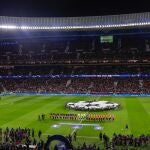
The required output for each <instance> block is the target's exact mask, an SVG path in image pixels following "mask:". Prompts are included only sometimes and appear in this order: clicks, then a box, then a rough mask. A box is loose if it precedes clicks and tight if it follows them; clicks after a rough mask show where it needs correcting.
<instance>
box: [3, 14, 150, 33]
mask: <svg viewBox="0 0 150 150" xmlns="http://www.w3.org/2000/svg"><path fill="white" fill-rule="evenodd" d="M149 26H150V12H145V13H134V14H123V15H109V16H89V17H50V18H45V17H7V16H0V30H1V31H2V30H4V31H5V30H33V31H37V30H40V31H49V30H50V31H53V30H54V31H66V30H67V31H74V30H77V31H78V30H81V31H82V30H83V31H86V30H111V29H120V28H121V29H124V28H125V29H126V28H127V29H129V28H143V27H149Z"/></svg>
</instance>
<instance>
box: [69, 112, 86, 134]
mask: <svg viewBox="0 0 150 150" xmlns="http://www.w3.org/2000/svg"><path fill="white" fill-rule="evenodd" d="M87 114H88V112H87V113H86V115H87ZM83 120H84V119H81V120H80V122H79V124H81V123H82V121H83ZM76 130H77V128H75V129H74V130H73V131H72V132H71V136H72V135H73V133H74V132H76Z"/></svg>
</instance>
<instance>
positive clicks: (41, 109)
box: [0, 95, 150, 142]
mask: <svg viewBox="0 0 150 150" xmlns="http://www.w3.org/2000/svg"><path fill="white" fill-rule="evenodd" d="M93 99H96V100H108V101H112V102H117V103H119V104H120V108H118V109H117V110H111V111H100V112H91V113H99V114H113V115H115V120H114V121H109V122H108V121H107V122H85V121H83V122H82V123H90V124H99V125H100V126H102V127H103V130H102V132H103V133H106V134H107V135H109V136H112V135H113V133H114V132H115V133H121V134H133V135H135V136H138V135H140V134H142V133H144V134H149V133H150V97H100V96H95V97H94V96H16V95H15V96H14V95H11V96H2V97H1V99H0V127H1V128H6V127H10V128H12V127H13V128H17V127H26V128H34V129H35V131H36V132H38V130H41V131H42V136H43V138H44V137H47V136H48V135H54V134H62V135H68V134H71V133H72V132H73V130H74V129H72V128H71V126H69V125H62V126H60V127H59V128H52V125H54V124H59V123H81V121H65V120H50V119H49V118H46V119H45V120H44V121H39V120H38V115H40V114H42V113H44V114H46V115H47V116H48V114H50V113H83V111H82V112H79V111H74V110H68V109H66V108H65V104H66V103H67V102H75V101H80V100H93ZM126 124H128V126H129V128H128V129H125V125H126ZM99 133H100V131H98V130H95V129H94V128H93V127H92V126H84V127H83V128H81V129H78V130H77V136H78V137H77V138H78V142H81V141H84V140H85V141H89V142H92V141H95V142H96V141H97V140H99V139H98V136H99ZM80 139H82V140H80Z"/></svg>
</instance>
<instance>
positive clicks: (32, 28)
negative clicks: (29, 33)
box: [0, 22, 150, 30]
mask: <svg viewBox="0 0 150 150" xmlns="http://www.w3.org/2000/svg"><path fill="white" fill-rule="evenodd" d="M144 25H150V22H139V23H127V24H106V25H89V26H15V25H0V29H8V30H74V29H103V28H116V27H117V28H120V27H134V26H144Z"/></svg>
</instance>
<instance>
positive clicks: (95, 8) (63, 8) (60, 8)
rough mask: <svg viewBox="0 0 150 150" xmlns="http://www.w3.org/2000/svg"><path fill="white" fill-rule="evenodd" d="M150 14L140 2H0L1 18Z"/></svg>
mask: <svg viewBox="0 0 150 150" xmlns="http://www.w3.org/2000/svg"><path fill="white" fill-rule="evenodd" d="M148 11H149V12H150V7H149V4H148V3H147V4H146V3H140V2H139V1H138V0H137V1H136V2H134V3H132V0H130V1H126V0H120V1H119V2H117V1H116V2H115V1H114V0H98V1H96V0H80V1H79V0H76V1H75V0H40V1H39V0H19V1H15V0H5V1H0V15H1V16H24V17H25V16H27V17H63V16H66V17H68V16H98V15H111V14H124V13H136V12H148Z"/></svg>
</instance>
